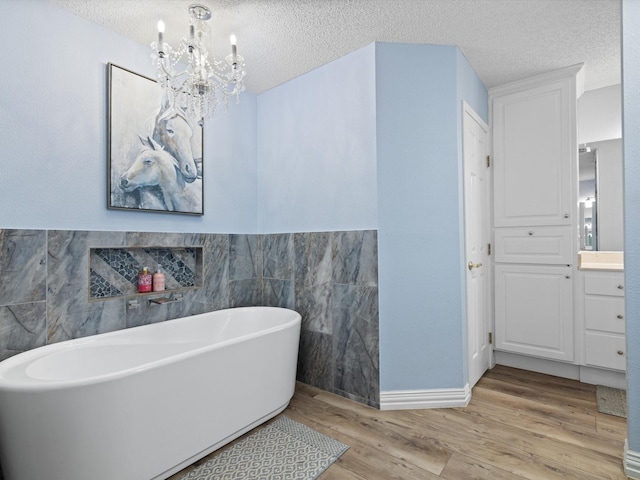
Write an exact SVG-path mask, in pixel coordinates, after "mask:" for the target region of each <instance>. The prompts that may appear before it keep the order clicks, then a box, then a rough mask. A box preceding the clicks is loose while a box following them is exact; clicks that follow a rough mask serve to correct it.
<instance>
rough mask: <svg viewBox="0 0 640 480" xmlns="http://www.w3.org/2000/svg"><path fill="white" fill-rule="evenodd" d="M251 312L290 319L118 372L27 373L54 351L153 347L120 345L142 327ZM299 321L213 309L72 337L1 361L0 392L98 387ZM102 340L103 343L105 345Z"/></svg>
mask: <svg viewBox="0 0 640 480" xmlns="http://www.w3.org/2000/svg"><path fill="white" fill-rule="evenodd" d="M254 310H271V311H280V312H283V313H284V312H287V313H288V314H293V315H291V319H290V320H287V321H284V322H283V323H281V324H278V325H276V326H273V327H270V328H264V329H260V330H256V331H255V332H251V333H248V334H244V335H241V336H238V337H233V338H230V339H226V340H223V341H220V342H217V343H210V344H207V345H205V346H201V347H197V348H194V349H191V350H188V351H185V352H181V353H177V354H173V355H169V356H167V357H164V358H161V359H158V360H153V361H150V362H147V363H143V364H141V365H136V366H133V367H131V368H124V369H121V370H117V371H115V372H109V373H103V374H99V375H91V376H86V377H82V378H78V379H64V380H47V379H42V378H33V377H30V376H29V375H28V374H27V373H26V371H27V368H28V367H29V365H31V364H32V363H33V362H34V361H36V360H38V359H41V358H43V357H45V356H48V355H54V354H55V353H56V352H61V351H68V350H70V349H77V348H90V347H91V345H92V344H96V345H101V346H102V345H105V346H108V345H122V344H127V345H145V344H153V342H148V343H145V342H140V341H135V342H126V341H125V342H122V341H121V340H119V339H118V337H121V336H122V334H123V333H126V332H129V331H132V330H138V329H141V328H145V327H146V328H149V327H153V326H155V325H160V324H165V323H167V322H175V323H186V322H188V321H189V320H193V318H194V317H198V316H205V315H211V314H215V313H218V312H219V314H224V313H226V312H228V313H232V312H237V314H241V313H249V312H251V311H254ZM301 321H302V317H301V315H300V313H298V312H296V311H295V310H292V309H289V308H283V307H262V306H255V307H233V308H225V309H221V310H213V311H211V312H204V313H200V314H196V315H190V316H186V317H179V318H174V319H171V320H166V321H164V322H156V323H151V324H146V325H138V326H135V327H130V328H125V329H121V330H114V331H111V332H105V333H99V334H96V335H90V336H88V337H79V338H73V339H69V340H64V341H62V342H57V343H52V344H49V345H43V346H41V347H37V348H34V349H31V350H27V351H26V352H21V353H18V354H16V355H14V356H12V357H9V358H7V359H5V360H3V361H2V362H0V393H3V392H7V393H9V392H27V391H31V392H47V391H55V390H63V389H65V388H72V387H83V386H89V385H95V384H100V383H104V382H109V381H115V380H118V379H121V378H125V377H127V376H131V375H135V374H140V373H143V372H145V371H149V370H153V369H156V368H161V367H162V366H165V365H169V364H171V363H175V362H177V361H181V360H187V359H189V358H192V357H196V356H198V355H201V354H203V353H205V352H207V351H212V350H216V349H221V348H223V347H226V346H230V345H233V344H237V343H241V342H245V341H249V340H252V339H254V338H258V337H262V336H266V335H270V334H273V333H276V332H280V331H283V330H286V329H288V328H295V325H296V324H298V325H300V324H301ZM111 337H115V341H113V342H109V339H110V338H111ZM105 339H107V340H106V342H105ZM7 371H9V372H12V374H11V376H9V377H7V376H6V372H7Z"/></svg>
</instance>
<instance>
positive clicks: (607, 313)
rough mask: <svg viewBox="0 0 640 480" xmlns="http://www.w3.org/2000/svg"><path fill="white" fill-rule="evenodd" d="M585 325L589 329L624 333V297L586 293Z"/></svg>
mask: <svg viewBox="0 0 640 480" xmlns="http://www.w3.org/2000/svg"><path fill="white" fill-rule="evenodd" d="M584 326H585V328H587V329H589V330H601V331H605V332H612V333H624V298H621V297H604V296H591V295H586V296H585V297H584Z"/></svg>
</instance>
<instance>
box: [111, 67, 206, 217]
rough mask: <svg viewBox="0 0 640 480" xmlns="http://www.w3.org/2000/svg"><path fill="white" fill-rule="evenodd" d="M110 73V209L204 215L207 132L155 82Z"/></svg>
mask: <svg viewBox="0 0 640 480" xmlns="http://www.w3.org/2000/svg"><path fill="white" fill-rule="evenodd" d="M108 70H109V80H108V84H109V107H108V113H109V119H108V136H109V138H108V143H107V144H108V154H107V158H108V166H107V170H108V171H107V208H109V209H115V210H135V211H143V212H166V213H182V214H187V215H203V214H204V204H203V186H202V184H203V179H202V158H203V143H202V128H201V127H199V126H198V125H196V124H195V123H193V122H192V121H191V119H190V118H189V117H188V116H187V115H186V114H185V112H184V110H183V109H182V108H181V106H180V105H176V104H174V103H173V102H171V101H169V100H168V99H167V98H166V97H165V96H164V95H163V91H162V89H161V88H160V86H159V85H158V83H156V82H155V81H154V80H152V79H150V78H148V77H145V76H142V75H139V74H137V73H134V72H132V71H130V70H127V69H126V68H122V67H119V66H117V65H114V64H112V63H109V64H108Z"/></svg>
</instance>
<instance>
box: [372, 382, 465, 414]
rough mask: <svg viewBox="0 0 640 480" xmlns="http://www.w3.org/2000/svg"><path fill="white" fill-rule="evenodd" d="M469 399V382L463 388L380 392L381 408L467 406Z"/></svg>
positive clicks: (415, 408) (413, 408) (406, 408)
mask: <svg viewBox="0 0 640 480" xmlns="http://www.w3.org/2000/svg"><path fill="white" fill-rule="evenodd" d="M469 400H471V388H470V387H469V384H466V385H465V386H464V387H463V388H434V389H431V390H393V391H389V392H380V410H417V409H424V408H451V407H466V406H467V405H468V404H469Z"/></svg>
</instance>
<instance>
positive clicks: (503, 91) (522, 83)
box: [489, 63, 584, 102]
mask: <svg viewBox="0 0 640 480" xmlns="http://www.w3.org/2000/svg"><path fill="white" fill-rule="evenodd" d="M583 66H584V63H578V64H576V65H571V66H570V67H564V68H560V69H558V70H553V71H551V72H545V73H541V74H538V75H534V76H532V77H527V78H525V79H523V80H516V81H514V82H510V83H507V84H504V85H498V86H496V87H492V88H490V89H489V102H491V100H493V99H494V98H495V97H501V96H503V95H510V94H512V93H517V92H520V91H521V90H524V89H528V88H533V87H538V86H539V85H540V83H552V82H556V81H558V80H562V79H564V78H567V77H574V76H575V79H576V98H580V96H581V95H582V94H583V93H584V69H583V68H582V67H583Z"/></svg>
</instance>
